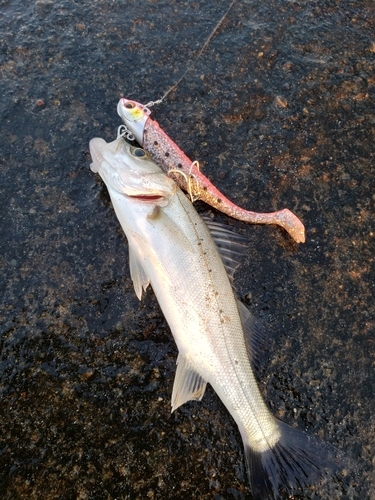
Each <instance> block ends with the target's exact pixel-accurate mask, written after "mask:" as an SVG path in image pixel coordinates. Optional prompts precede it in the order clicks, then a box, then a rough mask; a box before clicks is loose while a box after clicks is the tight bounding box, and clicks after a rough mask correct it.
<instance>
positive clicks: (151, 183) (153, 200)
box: [90, 137, 177, 207]
mask: <svg viewBox="0 0 375 500" xmlns="http://www.w3.org/2000/svg"><path fill="white" fill-rule="evenodd" d="M90 154H91V157H92V160H93V161H92V164H91V170H92V171H93V172H95V173H99V175H100V177H101V178H102V179H103V181H104V182H105V184H106V186H107V188H108V191H109V194H110V195H111V198H112V196H113V195H116V196H117V198H118V195H121V196H123V197H125V198H126V199H127V201H134V202H137V203H140V204H149V205H157V206H159V207H164V206H166V205H167V204H168V201H169V198H170V197H171V196H173V195H174V194H175V192H176V189H177V187H176V184H175V183H174V181H173V180H172V179H171V178H169V177H168V176H167V175H166V174H164V172H163V171H162V170H161V169H160V167H158V166H157V165H156V164H155V163H154V162H153V161H152V160H151V159H150V157H149V156H148V154H147V153H146V152H145V151H144V150H143V149H142V148H138V147H135V146H131V145H130V144H129V143H127V142H126V141H125V140H124V139H123V138H122V137H119V138H118V139H116V140H115V141H113V142H109V143H107V142H106V141H105V140H104V139H100V138H95V139H92V140H91V141H90Z"/></svg>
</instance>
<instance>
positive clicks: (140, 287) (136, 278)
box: [129, 246, 150, 300]
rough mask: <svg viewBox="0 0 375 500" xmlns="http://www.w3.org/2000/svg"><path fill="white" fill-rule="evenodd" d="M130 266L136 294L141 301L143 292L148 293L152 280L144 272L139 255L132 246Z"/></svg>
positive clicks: (130, 248)
mask: <svg viewBox="0 0 375 500" xmlns="http://www.w3.org/2000/svg"><path fill="white" fill-rule="evenodd" d="M129 266H130V276H131V279H132V280H133V285H134V290H135V294H136V296H137V297H138V298H139V300H141V298H142V291H146V289H147V287H148V285H149V284H150V278H149V277H148V276H147V274H146V272H145V271H144V269H143V267H142V264H141V263H140V262H139V258H138V255H137V253H136V251H135V250H134V248H133V247H132V246H129Z"/></svg>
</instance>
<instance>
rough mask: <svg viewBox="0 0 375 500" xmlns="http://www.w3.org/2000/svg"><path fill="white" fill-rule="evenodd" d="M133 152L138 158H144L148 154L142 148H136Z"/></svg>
mask: <svg viewBox="0 0 375 500" xmlns="http://www.w3.org/2000/svg"><path fill="white" fill-rule="evenodd" d="M132 154H133V155H134V156H137V157H138V158H144V157H145V156H146V152H145V151H144V150H143V149H141V148H137V149H134V150H133V151H132Z"/></svg>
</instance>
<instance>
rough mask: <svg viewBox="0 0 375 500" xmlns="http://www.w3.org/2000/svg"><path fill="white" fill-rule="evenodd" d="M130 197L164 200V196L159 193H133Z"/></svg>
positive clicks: (145, 199) (143, 199)
mask: <svg viewBox="0 0 375 500" xmlns="http://www.w3.org/2000/svg"><path fill="white" fill-rule="evenodd" d="M128 197H129V198H133V199H137V200H141V201H156V200H162V199H163V198H164V197H163V196H160V195H159V194H133V195H128Z"/></svg>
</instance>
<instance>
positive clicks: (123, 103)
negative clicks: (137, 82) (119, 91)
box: [117, 97, 151, 145]
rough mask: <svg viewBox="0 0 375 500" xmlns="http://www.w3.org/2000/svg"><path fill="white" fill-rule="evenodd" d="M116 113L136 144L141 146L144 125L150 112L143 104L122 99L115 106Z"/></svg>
mask: <svg viewBox="0 0 375 500" xmlns="http://www.w3.org/2000/svg"><path fill="white" fill-rule="evenodd" d="M117 113H118V114H119V116H120V117H121V119H122V121H123V122H124V124H125V125H126V127H127V128H128V130H130V132H131V133H132V134H133V135H134V136H135V138H136V140H137V142H138V143H139V144H141V145H142V144H143V131H144V127H145V123H146V121H147V119H148V117H149V115H150V114H151V111H150V110H149V109H148V108H146V107H145V106H143V104H140V103H139V102H136V101H131V100H130V99H125V97H123V98H122V99H120V100H119V102H118V104H117Z"/></svg>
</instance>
